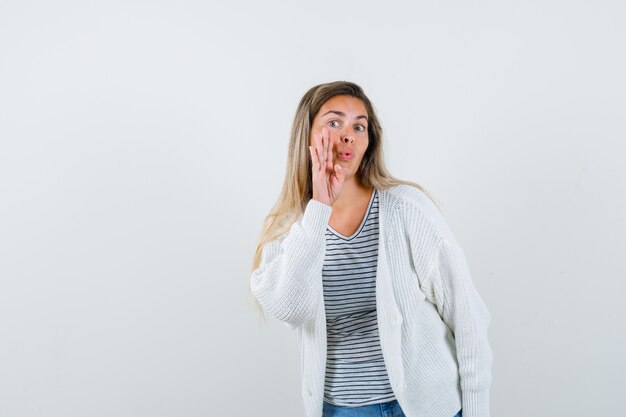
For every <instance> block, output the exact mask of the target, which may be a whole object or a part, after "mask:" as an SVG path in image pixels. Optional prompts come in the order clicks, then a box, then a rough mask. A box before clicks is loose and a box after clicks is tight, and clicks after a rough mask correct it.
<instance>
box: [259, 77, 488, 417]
mask: <svg viewBox="0 0 626 417" xmlns="http://www.w3.org/2000/svg"><path fill="white" fill-rule="evenodd" d="M250 290H251V293H252V295H253V296H254V299H255V300H256V301H257V302H258V304H257V306H258V307H259V310H260V311H261V312H262V311H263V310H264V311H265V312H267V313H268V314H269V315H271V316H272V317H274V318H275V319H277V320H279V321H282V322H284V323H285V324H287V325H288V326H289V327H290V328H292V329H297V331H298V333H299V336H300V343H301V349H302V350H301V376H302V396H303V399H304V406H305V410H306V417H331V416H342V417H343V416H345V417H348V416H355V417H356V416H363V417H365V416H381V417H383V416H384V417H392V416H394V417H395V416H400V417H401V416H406V417H455V416H456V417H461V415H463V416H464V417H489V390H490V385H491V364H492V352H491V347H490V344H489V341H488V338H487V329H488V326H489V323H490V320H491V316H490V313H489V311H488V310H487V307H486V306H485V304H484V303H483V301H482V299H481V297H480V296H479V294H478V292H477V291H476V288H475V286H474V284H473V282H472V279H471V277H470V274H469V271H468V265H467V262H466V259H465V256H464V252H463V250H462V249H461V247H460V246H459V244H458V242H457V241H456V239H455V237H454V235H453V234H452V232H451V230H450V228H449V227H448V225H447V223H446V221H445V220H444V218H443V216H442V214H441V212H440V211H439V209H438V206H437V205H436V204H435V203H434V201H433V200H432V199H431V197H430V195H429V194H428V193H427V192H426V190H424V189H423V188H422V187H421V186H420V185H419V184H416V183H413V182H410V181H402V180H399V179H396V178H394V177H393V176H391V175H390V174H389V172H388V171H387V169H386V168H385V165H384V162H383V144H382V128H381V125H380V123H379V121H378V118H377V117H376V114H375V112H374V108H373V106H372V104H371V102H370V100H369V99H368V98H367V96H366V95H365V94H364V92H363V90H362V89H361V88H360V87H359V86H358V85H356V84H354V83H351V82H342V81H337V82H332V83H327V84H321V85H317V86H315V87H313V88H311V89H310V90H309V91H308V92H307V93H306V94H305V95H304V96H303V97H302V100H301V101H300V104H299V106H298V109H297V112H296V116H295V120H294V123H293V128H292V132H291V141H290V143H289V159H288V164H287V173H286V176H285V181H284V185H283V189H282V194H281V196H280V198H279V199H278V202H277V203H276V205H275V206H274V208H273V209H272V210H271V212H270V213H269V215H268V216H267V218H266V221H265V224H264V227H263V231H262V235H261V239H260V241H259V243H258V246H257V250H256V254H255V257H254V261H253V265H252V274H251V277H250Z"/></svg>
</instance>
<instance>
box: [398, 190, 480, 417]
mask: <svg viewBox="0 0 626 417" xmlns="http://www.w3.org/2000/svg"><path fill="white" fill-rule="evenodd" d="M405 190H406V192H405V193H404V194H403V202H402V204H401V205H400V207H401V211H402V214H403V216H404V224H405V227H406V233H407V235H408V240H409V243H410V246H411V249H410V250H411V255H412V261H413V265H414V267H415V270H416V272H417V274H418V282H419V285H420V287H421V290H422V291H423V292H424V294H425V296H426V298H427V299H428V301H430V302H431V303H433V304H434V305H435V306H436V308H437V311H438V312H439V315H440V316H441V318H442V320H443V321H444V322H445V323H446V325H447V326H448V328H449V329H450V331H451V332H452V334H453V336H454V343H455V348H456V356H457V362H458V366H459V376H460V383H461V394H462V407H463V417H488V416H489V390H490V387H491V365H492V351H491V346H490V344H489V340H488V337H487V329H488V327H489V324H490V322H491V315H490V313H489V311H488V309H487V307H486V305H485V304H484V302H483V300H482V299H481V297H480V295H479V294H478V291H477V290H476V287H475V286H474V283H473V282H472V277H471V275H470V271H469V267H468V263H467V260H466V258H465V254H464V251H463V249H462V248H461V246H460V245H459V243H458V241H457V240H456V238H455V236H454V234H453V233H452V230H451V229H450V227H449V225H448V223H447V221H446V220H445V218H444V217H443V215H442V213H441V212H440V211H439V209H438V208H437V207H436V206H435V205H434V203H433V202H432V200H430V199H429V198H428V197H427V196H426V195H425V194H424V193H422V192H421V191H418V190H417V189H415V188H405Z"/></svg>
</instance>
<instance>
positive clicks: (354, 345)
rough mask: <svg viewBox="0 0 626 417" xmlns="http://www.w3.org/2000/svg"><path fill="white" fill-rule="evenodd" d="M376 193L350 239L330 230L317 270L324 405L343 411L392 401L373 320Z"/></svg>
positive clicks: (376, 238)
mask: <svg viewBox="0 0 626 417" xmlns="http://www.w3.org/2000/svg"><path fill="white" fill-rule="evenodd" d="M377 261H378V193H377V192H376V189H374V192H373V193H372V196H371V197H370V202H369V206H368V209H367V211H366V214H365V216H364V218H363V220H362V221H361V224H360V225H359V228H358V229H357V231H356V232H355V233H354V234H353V235H352V236H344V235H342V234H341V233H339V232H337V231H336V230H334V229H333V228H332V227H331V226H330V225H328V227H327V229H326V256H325V258H324V266H323V269H322V279H323V283H324V304H325V308H326V330H327V341H328V345H327V349H328V351H327V352H328V353H327V360H326V378H325V382H324V401H326V402H328V403H330V404H334V405H339V406H347V407H356V406H362V405H368V404H376V403H382V402H388V401H392V400H394V399H395V395H394V394H393V391H392V390H391V385H390V384H389V378H388V375H387V370H386V368H385V362H384V360H383V355H382V351H381V348H380V339H379V335H378V320H377V318H376V265H377Z"/></svg>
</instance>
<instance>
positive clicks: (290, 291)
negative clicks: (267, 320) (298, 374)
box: [250, 199, 332, 329]
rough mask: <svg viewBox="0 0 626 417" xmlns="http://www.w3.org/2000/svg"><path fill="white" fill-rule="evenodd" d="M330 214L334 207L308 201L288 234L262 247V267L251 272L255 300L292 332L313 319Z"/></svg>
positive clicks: (260, 265)
mask: <svg viewBox="0 0 626 417" xmlns="http://www.w3.org/2000/svg"><path fill="white" fill-rule="evenodd" d="M331 213H332V207H331V206H329V205H327V204H324V203H322V202H320V201H318V200H313V199H311V200H309V202H308V203H307V206H306V208H305V210H304V213H303V215H302V216H301V217H300V219H299V220H297V221H296V222H295V223H294V224H293V225H291V228H290V229H289V232H287V233H286V234H285V235H283V236H281V237H280V238H279V239H276V240H273V241H271V242H268V243H266V244H265V245H264V246H263V249H262V255H261V263H260V264H259V267H258V268H257V269H255V270H254V271H253V272H252V275H251V279H250V289H251V292H252V294H253V295H254V297H255V298H256V299H257V300H258V301H259V303H260V304H261V306H262V307H263V309H264V310H265V311H266V312H267V313H268V314H269V315H270V316H272V317H274V318H275V319H277V320H279V321H282V322H284V323H285V324H287V325H288V326H289V327H290V328H292V329H293V328H296V327H298V326H300V325H302V324H303V323H304V322H305V321H306V320H307V319H309V318H311V317H312V316H313V313H314V309H315V307H316V304H317V301H318V300H317V299H316V297H318V294H317V293H316V292H315V291H314V289H315V286H316V284H318V283H317V281H318V280H321V276H322V267H323V264H324V255H325V251H326V237H325V232H326V226H327V225H328V221H329V219H330V215H331Z"/></svg>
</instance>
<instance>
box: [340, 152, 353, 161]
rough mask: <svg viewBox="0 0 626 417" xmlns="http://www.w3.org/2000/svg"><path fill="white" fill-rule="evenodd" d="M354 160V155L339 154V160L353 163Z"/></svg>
mask: <svg viewBox="0 0 626 417" xmlns="http://www.w3.org/2000/svg"><path fill="white" fill-rule="evenodd" d="M352 158H354V154H352V153H339V159H340V160H342V161H351V160H352Z"/></svg>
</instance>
